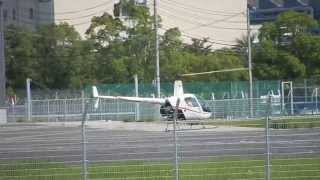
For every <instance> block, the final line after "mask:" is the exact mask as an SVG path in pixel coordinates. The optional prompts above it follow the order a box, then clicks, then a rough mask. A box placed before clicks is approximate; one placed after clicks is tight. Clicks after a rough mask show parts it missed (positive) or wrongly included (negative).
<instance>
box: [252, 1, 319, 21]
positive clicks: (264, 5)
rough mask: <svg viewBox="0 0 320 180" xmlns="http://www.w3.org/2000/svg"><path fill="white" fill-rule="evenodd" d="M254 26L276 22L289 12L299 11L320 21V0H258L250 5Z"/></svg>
mask: <svg viewBox="0 0 320 180" xmlns="http://www.w3.org/2000/svg"><path fill="white" fill-rule="evenodd" d="M249 7H250V9H251V12H250V20H251V23H252V24H262V23H264V22H268V21H274V20H275V19H276V18H277V16H278V15H279V14H281V13H283V12H287V11H297V12H301V13H306V14H309V15H310V16H312V17H314V18H316V19H320V1H319V0H256V1H255V2H254V3H253V2H252V3H250V4H249Z"/></svg>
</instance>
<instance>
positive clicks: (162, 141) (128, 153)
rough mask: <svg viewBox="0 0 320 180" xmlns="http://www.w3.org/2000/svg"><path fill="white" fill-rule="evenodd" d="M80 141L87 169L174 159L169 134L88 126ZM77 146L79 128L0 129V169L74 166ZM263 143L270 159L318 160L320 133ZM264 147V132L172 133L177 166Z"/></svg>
mask: <svg viewBox="0 0 320 180" xmlns="http://www.w3.org/2000/svg"><path fill="white" fill-rule="evenodd" d="M101 123H103V122H101ZM143 125H144V124H141V126H143ZM136 126H140V125H139V124H137V125H136ZM154 126H159V125H157V124H155V125H154ZM148 129H149V128H148ZM85 135H86V140H85V141H84V142H85V144H86V148H87V159H88V161H89V162H90V163H99V162H101V163H108V162H122V161H123V162H127V161H131V160H132V161H148V162H149V161H150V162H154V161H167V160H168V161H170V160H173V159H174V157H175V143H174V132H173V131H169V132H165V131H151V130H150V131H147V130H141V129H139V128H137V129H134V128H133V129H132V128H131V129H129V130H128V129H126V128H123V127H122V128H104V124H101V126H99V125H98V126H97V125H96V126H88V127H87V128H86V131H85ZM82 142H83V140H82V131H81V126H80V125H79V124H76V125H68V124H53V125H52V124H50V125H47V124H14V125H12V124H11V125H2V126H0V164H2V163H7V162H12V161H13V162H17V161H25V162H28V161H35V160H36V161H38V160H39V161H49V162H63V163H70V164H78V163H81V161H82V157H83V151H82V149H83V143H82ZM268 142H269V145H270V149H271V154H272V157H276V156H279V157H313V156H319V155H320V129H318V128H313V129H288V130H274V129H270V136H269V141H268ZM266 143H267V140H266V136H265V130H264V129H250V128H247V129H239V128H233V127H217V128H213V129H199V130H190V129H187V130H181V131H178V132H177V147H178V156H179V159H180V160H206V159H212V158H222V157H226V158H230V157H240V158H263V157H265V155H266V152H267V148H266V147H267V146H266Z"/></svg>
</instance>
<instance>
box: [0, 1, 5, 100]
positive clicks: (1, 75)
mask: <svg viewBox="0 0 320 180" xmlns="http://www.w3.org/2000/svg"><path fill="white" fill-rule="evenodd" d="M2 5H3V2H2V1H0V106H1V105H4V104H5V101H6V63H5V55H4V48H5V45H4V21H3V8H2Z"/></svg>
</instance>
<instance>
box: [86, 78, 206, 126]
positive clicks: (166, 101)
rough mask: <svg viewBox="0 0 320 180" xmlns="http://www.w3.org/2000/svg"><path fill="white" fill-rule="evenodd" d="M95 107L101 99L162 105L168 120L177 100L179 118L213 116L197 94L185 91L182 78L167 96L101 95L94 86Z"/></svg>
mask: <svg viewBox="0 0 320 180" xmlns="http://www.w3.org/2000/svg"><path fill="white" fill-rule="evenodd" d="M92 91H93V98H95V99H96V101H95V108H97V107H98V105H99V99H107V100H120V101H128V102H137V103H139V102H141V103H150V104H158V105H160V106H161V107H160V114H161V117H162V118H164V119H166V120H173V118H174V113H175V109H176V106H177V102H178V101H179V105H178V107H177V110H178V112H177V119H178V120H186V121H187V120H205V119H209V118H210V117H211V116H212V112H211V111H210V109H209V108H208V107H206V105H205V104H204V103H202V102H201V101H200V98H198V97H197V96H196V95H195V94H189V93H184V90H183V85H182V81H181V80H176V81H175V82H174V93H173V96H170V97H166V98H149V97H129V96H104V95H99V93H98V89H97V87H96V86H93V87H92Z"/></svg>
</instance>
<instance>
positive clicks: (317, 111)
mask: <svg viewBox="0 0 320 180" xmlns="http://www.w3.org/2000/svg"><path fill="white" fill-rule="evenodd" d="M318 113H319V110H318V88H316V114H318Z"/></svg>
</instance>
